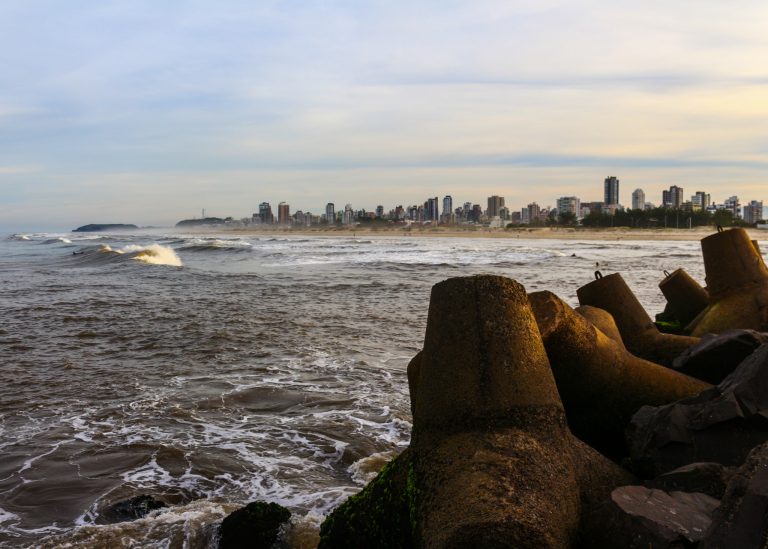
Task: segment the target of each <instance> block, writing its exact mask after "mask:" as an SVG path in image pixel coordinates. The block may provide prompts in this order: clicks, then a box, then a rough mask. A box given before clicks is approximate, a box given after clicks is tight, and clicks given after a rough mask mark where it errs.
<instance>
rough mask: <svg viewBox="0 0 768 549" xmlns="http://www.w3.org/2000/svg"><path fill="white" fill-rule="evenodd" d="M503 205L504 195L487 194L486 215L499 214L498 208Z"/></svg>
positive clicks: (493, 215)
mask: <svg viewBox="0 0 768 549" xmlns="http://www.w3.org/2000/svg"><path fill="white" fill-rule="evenodd" d="M503 207H504V197H503V196H496V195H493V196H489V197H488V209H487V210H486V215H487V216H488V217H496V216H498V215H499V210H501V208H503Z"/></svg>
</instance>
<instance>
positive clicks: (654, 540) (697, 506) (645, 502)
mask: <svg viewBox="0 0 768 549" xmlns="http://www.w3.org/2000/svg"><path fill="white" fill-rule="evenodd" d="M719 503H720V502H719V501H718V500H716V499H714V498H712V497H710V496H708V495H706V494H700V493H687V492H671V493H667V492H664V491H662V490H654V489H651V488H645V487H644V486H623V487H620V488H616V489H615V490H614V491H613V492H612V493H611V496H610V498H609V499H608V500H607V501H606V502H605V503H604V504H603V505H601V506H600V507H599V508H597V509H596V510H595V511H594V512H593V513H592V514H591V515H590V518H589V521H588V527H587V528H586V530H585V535H584V538H585V539H584V541H583V542H582V546H584V547H600V548H601V549H648V548H649V547H650V548H653V549H666V548H669V549H672V548H674V549H678V548H680V549H682V548H683V547H691V546H694V545H695V544H696V543H698V542H700V541H701V540H702V539H703V538H704V535H705V533H706V531H707V529H708V528H709V526H710V524H711V522H712V513H713V512H714V510H715V509H716V508H717V506H718V505H719ZM734 547H735V546H734Z"/></svg>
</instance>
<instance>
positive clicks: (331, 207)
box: [325, 202, 336, 225]
mask: <svg viewBox="0 0 768 549" xmlns="http://www.w3.org/2000/svg"><path fill="white" fill-rule="evenodd" d="M325 219H326V220H327V221H328V223H329V224H330V225H333V224H334V223H336V205H335V204H334V203H333V202H328V204H326V205H325Z"/></svg>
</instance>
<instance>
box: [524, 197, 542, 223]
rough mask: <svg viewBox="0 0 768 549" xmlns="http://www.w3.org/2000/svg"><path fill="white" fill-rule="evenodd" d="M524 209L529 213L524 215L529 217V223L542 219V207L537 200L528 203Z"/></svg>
mask: <svg viewBox="0 0 768 549" xmlns="http://www.w3.org/2000/svg"><path fill="white" fill-rule="evenodd" d="M524 211H525V212H527V215H525V214H524V215H525V217H527V219H528V223H534V222H535V221H540V220H541V208H540V207H539V205H538V204H536V202H531V203H530V204H528V206H526V208H525V210H524Z"/></svg>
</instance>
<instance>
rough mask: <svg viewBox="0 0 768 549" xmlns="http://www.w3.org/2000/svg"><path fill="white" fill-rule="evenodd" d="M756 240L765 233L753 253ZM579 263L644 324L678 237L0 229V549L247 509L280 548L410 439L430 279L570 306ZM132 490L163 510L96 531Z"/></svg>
mask: <svg viewBox="0 0 768 549" xmlns="http://www.w3.org/2000/svg"><path fill="white" fill-rule="evenodd" d="M764 248H765V245H764ZM596 265H597V266H599V268H600V270H601V271H602V272H604V273H611V272H619V273H621V274H622V275H623V276H624V278H625V279H626V280H627V282H628V283H629V285H630V286H631V287H632V288H633V289H634V290H635V292H636V294H637V295H638V297H639V298H640V300H641V302H642V303H643V304H644V306H645V307H646V309H647V310H648V312H649V313H650V314H651V315H653V314H654V313H656V312H659V311H661V310H662V309H663V308H664V299H663V296H662V295H661V292H660V291H659V290H658V286H657V285H658V282H659V281H660V280H661V279H662V278H663V271H664V270H668V271H672V270H674V269H675V268H677V267H684V268H685V269H686V270H687V271H688V272H689V273H690V274H691V275H692V276H693V277H694V278H696V279H697V280H699V281H700V282H702V283H703V279H704V273H703V265H702V263H701V252H700V246H699V243H698V242H679V241H672V242H670V241H662V242H658V241H653V242H651V241H621V240H616V241H578V240H575V241H574V240H568V241H565V240H525V239H523V238H420V237H407V236H399V235H398V236H395V235H394V234H391V233H390V234H389V235H388V236H369V235H366V236H364V237H355V236H353V235H352V234H350V233H341V235H340V236H321V235H318V236H301V235H291V234H290V233H278V232H275V233H268V234H260V235H257V236H253V235H248V236H243V235H236V234H235V233H230V232H223V233H218V234H213V233H211V234H198V233H195V234H189V233H181V232H174V231H173V230H170V229H169V230H165V231H163V230H154V231H136V232H134V233H114V234H92V233H85V234H79V233H62V234H54V233H36V234H31V233H29V234H16V235H6V236H2V237H0V312H1V316H0V365H1V366H0V368H2V370H0V372H1V373H0V381H2V383H0V456H2V457H1V459H0V545H2V546H9V547H11V546H13V547H17V546H21V547H24V546H43V547H59V546H62V545H67V544H69V545H70V546H76V547H77V546H83V547H97V546H103V547H120V546H126V547H127V546H131V544H133V546H140V547H190V548H194V547H209V546H210V544H211V543H213V540H214V538H215V528H216V523H217V522H219V521H220V520H221V519H222V518H223V517H224V516H225V515H226V514H228V513H229V512H230V511H232V510H234V509H235V508H237V507H238V506H241V505H243V504H245V503H247V502H249V501H253V500H267V501H274V502H277V503H279V504H281V505H284V506H286V507H288V508H289V509H290V510H291V511H292V513H293V518H292V525H293V527H292V528H291V529H290V531H289V533H288V534H287V536H286V538H285V540H284V545H285V546H287V547H312V546H314V544H315V543H316V541H317V537H316V536H317V531H318V528H319V524H320V522H321V521H322V519H323V517H324V516H326V515H327V514H328V513H329V512H330V511H331V510H332V509H333V508H334V507H335V506H337V505H338V504H339V503H341V502H342V501H344V500H345V499H346V498H347V497H349V496H350V495H352V494H354V493H356V492H357V491H358V490H360V488H361V487H362V486H363V485H364V484H365V483H366V482H367V481H368V480H369V479H370V478H372V476H373V475H375V473H376V471H377V470H378V469H379V468H380V467H381V466H382V465H383V464H384V463H385V462H386V461H387V460H388V459H390V458H391V457H392V456H394V455H396V454H397V453H398V452H399V451H401V450H402V449H403V448H404V447H406V446H407V445H408V442H409V436H410V428H411V424H410V420H411V416H410V409H409V399H408V383H407V379H406V365H407V364H408V361H409V360H410V359H411V358H412V357H413V355H415V354H416V353H417V352H418V351H419V349H420V347H421V344H422V340H423V336H424V329H425V324H426V316H427V310H428V306H429V293H430V288H431V287H432V285H434V284H435V283H437V282H439V281H441V280H444V279H446V278H450V277H454V276H465V275H471V274H479V273H492V274H499V275H504V276H508V277H510V278H514V279H516V280H518V281H519V282H521V283H522V284H524V285H525V287H526V288H527V290H528V291H537V290H544V289H546V290H551V291H553V292H554V293H556V294H558V295H559V296H561V297H562V298H564V299H565V300H566V301H568V302H569V303H571V304H573V305H576V304H577V301H576V290H577V288H578V287H579V286H581V285H583V284H586V283H587V282H589V281H591V280H592V279H593V276H594V271H595V270H596ZM139 494H148V495H152V496H154V497H156V498H158V499H161V500H163V501H165V502H166V503H168V504H169V505H170V506H169V507H168V508H166V509H164V510H163V511H161V512H158V513H156V514H154V515H152V516H150V517H147V518H144V519H141V520H139V521H136V522H132V523H120V524H103V522H104V520H103V518H102V517H101V513H102V512H103V510H104V509H106V508H107V507H109V505H111V504H113V503H115V502H118V501H122V500H125V499H128V498H130V497H133V496H136V495H139Z"/></svg>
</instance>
